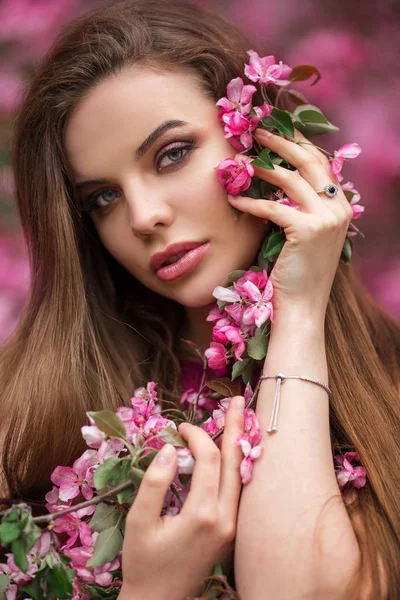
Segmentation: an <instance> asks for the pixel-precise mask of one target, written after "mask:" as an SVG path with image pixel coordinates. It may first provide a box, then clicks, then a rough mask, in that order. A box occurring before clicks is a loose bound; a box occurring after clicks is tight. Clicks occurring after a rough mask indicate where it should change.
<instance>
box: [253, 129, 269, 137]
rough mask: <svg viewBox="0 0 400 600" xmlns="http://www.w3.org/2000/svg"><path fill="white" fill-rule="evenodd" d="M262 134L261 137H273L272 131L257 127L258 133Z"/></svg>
mask: <svg viewBox="0 0 400 600" xmlns="http://www.w3.org/2000/svg"><path fill="white" fill-rule="evenodd" d="M257 134H258V135H260V136H261V137H271V136H272V133H271V132H270V131H267V130H266V129H257V131H256V135H257Z"/></svg>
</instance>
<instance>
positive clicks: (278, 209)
mask: <svg viewBox="0 0 400 600" xmlns="http://www.w3.org/2000/svg"><path fill="white" fill-rule="evenodd" d="M228 201H229V202H230V204H231V205H232V206H234V207H235V208H237V209H238V210H241V211H242V212H246V213H249V214H250V215H254V216H255V217H260V218H261V219H269V220H270V221H272V222H273V223H275V224H276V225H279V227H283V228H284V229H286V228H288V227H292V226H297V227H298V228H299V227H301V226H304V225H306V224H307V216H306V215H305V214H304V213H302V212H300V211H299V210H295V209H294V208H292V207H290V206H285V205H284V204H280V203H279V202H276V201H275V200H254V199H253V198H247V197H245V196H229V195H228Z"/></svg>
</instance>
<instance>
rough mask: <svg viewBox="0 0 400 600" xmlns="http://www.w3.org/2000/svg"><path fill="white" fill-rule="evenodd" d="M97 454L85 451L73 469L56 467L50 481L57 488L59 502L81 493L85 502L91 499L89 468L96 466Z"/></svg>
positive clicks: (90, 474) (91, 489)
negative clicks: (58, 490)
mask: <svg viewBox="0 0 400 600" xmlns="http://www.w3.org/2000/svg"><path fill="white" fill-rule="evenodd" d="M97 462H98V460H97V452H95V451H94V450H86V452H84V453H83V454H82V456H81V457H80V458H78V459H77V460H76V461H75V462H74V464H73V467H72V468H71V467H60V466H59V467H56V468H55V469H54V471H53V473H52V474H51V476H50V479H51V481H52V482H53V483H54V484H55V485H57V486H59V488H60V492H59V497H60V500H62V501H63V502H66V501H68V500H71V499H72V498H76V496H79V494H80V493H82V495H83V497H84V498H85V499H86V500H90V499H91V498H92V497H93V488H92V486H91V485H90V484H91V483H92V477H93V475H92V473H91V472H90V470H89V468H90V467H92V466H93V465H95V464H97Z"/></svg>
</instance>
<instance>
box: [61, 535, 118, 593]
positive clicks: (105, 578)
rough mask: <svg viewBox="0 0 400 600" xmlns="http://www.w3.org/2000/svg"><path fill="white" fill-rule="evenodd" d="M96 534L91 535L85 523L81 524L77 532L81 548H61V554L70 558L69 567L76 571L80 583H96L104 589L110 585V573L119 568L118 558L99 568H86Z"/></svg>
mask: <svg viewBox="0 0 400 600" xmlns="http://www.w3.org/2000/svg"><path fill="white" fill-rule="evenodd" d="M98 535H99V534H98V533H97V532H94V533H93V534H92V533H91V531H90V528H89V526H88V525H87V524H86V523H83V524H82V527H81V528H80V531H79V539H80V541H81V543H82V546H77V547H75V548H68V547H66V546H65V547H63V552H64V554H65V555H66V556H68V557H69V558H71V559H72V560H71V567H72V568H73V569H76V570H77V575H78V577H79V578H80V579H81V580H82V581H86V582H87V583H96V584H97V585H100V586H103V587H106V586H108V585H111V583H112V578H113V575H112V571H116V570H117V569H119V568H120V560H119V558H114V559H113V560H112V561H110V562H107V563H106V564H105V565H102V566H101V567H87V566H86V565H87V562H88V561H89V560H90V559H91V558H92V556H93V554H94V545H95V542H96V539H97V537H98Z"/></svg>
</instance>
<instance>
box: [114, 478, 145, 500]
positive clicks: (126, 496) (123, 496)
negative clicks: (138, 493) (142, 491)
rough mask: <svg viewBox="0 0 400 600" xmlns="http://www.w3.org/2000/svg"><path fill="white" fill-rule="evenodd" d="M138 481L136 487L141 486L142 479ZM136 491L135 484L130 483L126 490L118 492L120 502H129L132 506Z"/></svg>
mask: <svg viewBox="0 0 400 600" xmlns="http://www.w3.org/2000/svg"><path fill="white" fill-rule="evenodd" d="M142 478H143V474H142ZM135 483H136V487H139V485H140V483H141V479H140V480H138V481H137V482H135ZM134 491H135V488H134V487H133V485H130V486H129V487H127V488H126V489H125V490H122V492H119V493H118V494H117V500H118V503H119V504H129V505H130V506H131V505H132V504H133V500H134V498H133V492H134Z"/></svg>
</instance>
